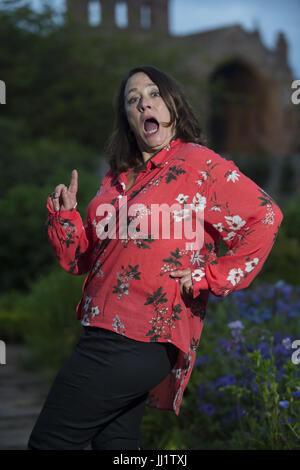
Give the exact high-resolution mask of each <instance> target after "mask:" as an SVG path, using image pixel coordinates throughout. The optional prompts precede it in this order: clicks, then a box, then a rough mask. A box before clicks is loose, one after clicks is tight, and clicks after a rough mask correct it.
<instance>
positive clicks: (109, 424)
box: [28, 328, 172, 450]
mask: <svg viewBox="0 0 300 470" xmlns="http://www.w3.org/2000/svg"><path fill="white" fill-rule="evenodd" d="M85 330H86V331H85V334H84V335H83V336H82V337H81V338H80V340H79V342H78V344H77V346H76V348H75V350H74V352H73V353H72V355H71V357H70V358H69V359H68V360H67V361H66V363H65V364H64V366H63V367H62V368H61V370H60V371H59V373H58V375H57V377H56V379H55V381H54V383H53V386H52V387H51V390H50V393H49V395H48V397H47V400H46V403H45V405H44V407H43V409H42V412H41V414H40V416H39V418H38V420H37V423H36V425H35V427H34V429H33V431H32V434H31V437H30V440H29V444H28V446H29V448H31V449H43V450H48V449H49V450H51V449H53V450H54V449H64V450H68V449H84V448H86V447H87V445H88V444H89V442H90V441H92V442H93V448H95V449H99V450H100V449H104V448H106V447H107V446H109V448H111V446H113V447H115V448H117V449H118V448H120V449H123V448H124V449H126V448H129V447H131V448H132V447H133V448H135V449H136V448H138V440H139V432H140V425H141V420H142V416H143V413H144V407H145V402H146V398H147V394H148V392H149V390H150V389H151V388H153V387H154V386H155V385H157V384H158V383H160V382H161V381H162V380H163V379H164V377H165V376H166V375H167V374H168V373H169V372H170V370H171V367H172V366H171V363H170V359H169V357H168V354H167V350H166V346H164V345H163V344H161V343H144V342H139V341H134V340H131V339H129V338H126V337H124V336H122V335H119V334H117V333H114V332H111V331H108V330H104V329H99V328H86V329H85ZM103 446H104V447H103Z"/></svg>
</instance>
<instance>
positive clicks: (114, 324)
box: [112, 315, 125, 335]
mask: <svg viewBox="0 0 300 470" xmlns="http://www.w3.org/2000/svg"><path fill="white" fill-rule="evenodd" d="M112 327H113V329H114V330H115V331H116V332H117V333H120V334H122V335H124V334H125V326H124V325H123V323H122V322H121V319H120V317H119V315H116V316H115V318H114V319H113V322H112ZM121 330H123V331H121Z"/></svg>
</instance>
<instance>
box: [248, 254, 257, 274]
mask: <svg viewBox="0 0 300 470" xmlns="http://www.w3.org/2000/svg"><path fill="white" fill-rule="evenodd" d="M258 262H259V259H258V258H253V260H252V261H248V262H246V263H245V264H246V267H245V271H246V272H247V273H250V272H251V271H252V270H253V269H254V268H255V266H257V265H258Z"/></svg>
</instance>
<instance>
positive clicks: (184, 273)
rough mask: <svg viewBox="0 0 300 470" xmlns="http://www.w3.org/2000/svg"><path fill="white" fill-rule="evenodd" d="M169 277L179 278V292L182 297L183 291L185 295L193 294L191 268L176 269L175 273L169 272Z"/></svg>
mask: <svg viewBox="0 0 300 470" xmlns="http://www.w3.org/2000/svg"><path fill="white" fill-rule="evenodd" d="M170 276H171V277H179V278H180V292H181V295H183V292H184V291H185V292H186V293H187V294H192V293H193V278H192V270H191V268H186V269H176V270H175V271H171V272H170Z"/></svg>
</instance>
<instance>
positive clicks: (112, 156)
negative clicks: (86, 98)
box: [105, 65, 205, 174]
mask: <svg viewBox="0 0 300 470" xmlns="http://www.w3.org/2000/svg"><path fill="white" fill-rule="evenodd" d="M138 72H143V73H145V74H146V75H148V77H149V78H150V79H151V80H152V81H153V83H155V84H156V85H157V87H158V89H159V92H160V95H161V97H162V99H163V100H164V102H165V104H166V106H167V108H168V110H169V112H170V116H171V119H170V122H169V123H168V125H172V124H173V123H175V136H174V138H175V139H178V138H179V139H181V140H182V141H183V142H194V143H197V144H205V141H204V137H203V136H202V130H201V128H200V126H199V123H198V120H197V118H196V117H195V114H194V111H193V110H192V108H191V106H190V104H189V103H188V101H187V99H186V97H185V95H184V93H183V91H182V90H181V88H180V86H179V85H178V84H177V83H176V81H175V80H174V79H173V78H171V77H170V76H169V75H167V74H166V73H164V72H162V71H161V70H159V69H157V68H155V67H152V66H149V65H145V66H141V67H135V68H133V69H131V70H130V71H129V72H128V74H127V75H126V77H125V78H123V80H122V82H121V85H120V89H119V92H118V95H117V100H116V115H115V122H114V129H113V132H112V135H111V136H110V138H109V140H108V143H107V146H106V152H105V154H106V159H107V160H108V163H109V166H110V169H111V170H112V171H113V172H114V173H115V174H120V173H121V172H123V171H126V170H128V169H129V168H138V167H141V166H142V165H143V164H144V161H143V157H142V154H141V152H140V150H139V148H138V146H137V142H136V139H135V136H134V134H133V132H132V131H131V129H130V127H129V124H128V120H127V116H126V111H125V97H124V92H125V87H126V83H127V81H128V79H129V78H130V77H131V76H132V75H134V74H135V73H138Z"/></svg>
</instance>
